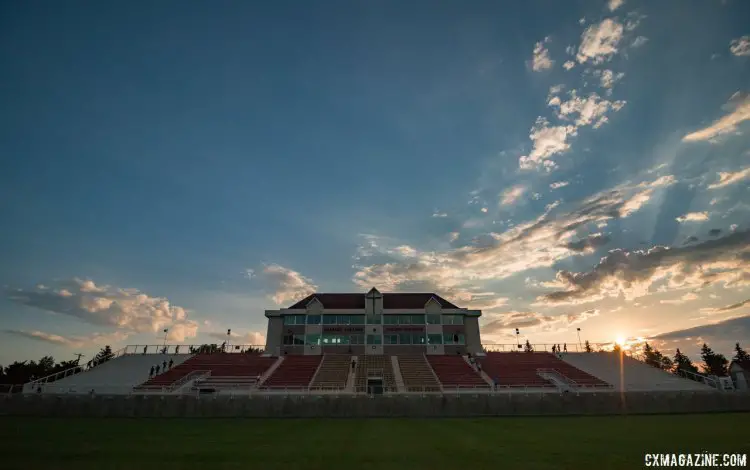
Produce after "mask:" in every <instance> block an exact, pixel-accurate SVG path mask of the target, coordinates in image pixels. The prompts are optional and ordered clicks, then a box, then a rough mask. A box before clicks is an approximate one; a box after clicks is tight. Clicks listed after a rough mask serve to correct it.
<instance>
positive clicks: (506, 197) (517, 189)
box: [500, 186, 526, 206]
mask: <svg viewBox="0 0 750 470" xmlns="http://www.w3.org/2000/svg"><path fill="white" fill-rule="evenodd" d="M525 192H526V188H525V187H523V186H514V187H512V188H509V189H507V190H505V191H503V193H502V194H501V195H500V205H501V206H509V205H512V204H514V203H515V202H516V201H517V200H518V198H520V197H521V196H523V194H524V193H525Z"/></svg>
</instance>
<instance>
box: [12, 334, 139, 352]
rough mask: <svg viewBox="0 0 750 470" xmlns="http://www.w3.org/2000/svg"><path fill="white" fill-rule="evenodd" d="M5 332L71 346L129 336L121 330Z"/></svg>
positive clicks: (104, 341) (115, 340)
mask: <svg viewBox="0 0 750 470" xmlns="http://www.w3.org/2000/svg"><path fill="white" fill-rule="evenodd" d="M3 333H7V334H11V335H16V336H21V337H23V338H28V339H33V340H37V341H43V342H45V343H50V344H56V345H59V346H66V347H69V348H80V347H84V346H92V345H94V346H99V345H105V344H114V343H117V342H119V341H123V340H125V339H127V337H128V334H127V333H125V332H121V331H118V332H115V333H107V334H104V333H94V334H92V335H88V336H61V335H56V334H53V333H45V332H43V331H38V330H33V331H25V330H3Z"/></svg>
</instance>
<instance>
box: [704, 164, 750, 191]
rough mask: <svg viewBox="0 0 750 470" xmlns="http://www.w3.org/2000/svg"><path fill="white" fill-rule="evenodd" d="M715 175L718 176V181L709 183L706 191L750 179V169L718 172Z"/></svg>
mask: <svg viewBox="0 0 750 470" xmlns="http://www.w3.org/2000/svg"><path fill="white" fill-rule="evenodd" d="M717 175H718V176H719V181H717V182H715V183H711V184H710V185H709V186H708V189H717V188H723V187H724V186H729V185H730V184H734V183H737V182H740V181H742V180H744V179H748V178H750V167H747V168H745V169H743V170H739V171H735V172H731V171H727V172H719V173H717Z"/></svg>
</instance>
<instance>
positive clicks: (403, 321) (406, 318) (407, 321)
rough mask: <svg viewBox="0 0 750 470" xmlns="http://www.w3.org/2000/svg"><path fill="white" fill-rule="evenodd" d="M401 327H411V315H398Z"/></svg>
mask: <svg viewBox="0 0 750 470" xmlns="http://www.w3.org/2000/svg"><path fill="white" fill-rule="evenodd" d="M396 316H397V317H398V324H399V325H411V315H396Z"/></svg>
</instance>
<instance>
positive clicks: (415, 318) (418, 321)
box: [411, 315, 424, 325]
mask: <svg viewBox="0 0 750 470" xmlns="http://www.w3.org/2000/svg"><path fill="white" fill-rule="evenodd" d="M411 324H412V325H424V315H412V316H411Z"/></svg>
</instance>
